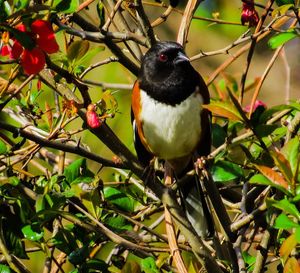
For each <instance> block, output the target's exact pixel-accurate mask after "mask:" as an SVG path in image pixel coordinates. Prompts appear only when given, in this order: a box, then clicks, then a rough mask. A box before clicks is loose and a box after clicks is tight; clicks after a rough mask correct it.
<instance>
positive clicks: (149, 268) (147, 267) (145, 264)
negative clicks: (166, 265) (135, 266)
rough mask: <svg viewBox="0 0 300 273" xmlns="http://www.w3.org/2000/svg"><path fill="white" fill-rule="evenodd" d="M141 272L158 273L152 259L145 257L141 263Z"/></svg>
mask: <svg viewBox="0 0 300 273" xmlns="http://www.w3.org/2000/svg"><path fill="white" fill-rule="evenodd" d="M141 268H142V271H143V272H145V273H160V271H159V269H158V268H157V266H156V263H155V259H154V258H153V257H147V258H145V259H143V260H142V261H141Z"/></svg>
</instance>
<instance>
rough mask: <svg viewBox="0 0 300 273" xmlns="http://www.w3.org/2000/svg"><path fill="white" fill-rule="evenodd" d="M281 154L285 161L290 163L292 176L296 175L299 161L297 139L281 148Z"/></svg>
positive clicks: (299, 144) (298, 143)
mask: <svg viewBox="0 0 300 273" xmlns="http://www.w3.org/2000/svg"><path fill="white" fill-rule="evenodd" d="M281 153H282V154H283V155H284V156H285V157H286V159H287V161H288V162H289V163H290V166H291V169H292V173H293V175H295V174H296V171H297V168H298V165H299V160H300V156H299V154H300V141H299V137H298V136H296V137H294V138H292V139H291V140H289V142H287V143H286V144H285V145H284V146H283V148H282V149H281Z"/></svg>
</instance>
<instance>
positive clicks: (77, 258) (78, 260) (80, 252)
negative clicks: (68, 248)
mask: <svg viewBox="0 0 300 273" xmlns="http://www.w3.org/2000/svg"><path fill="white" fill-rule="evenodd" d="M89 255H90V250H89V247H88V246H86V245H85V246H83V247H81V248H78V249H76V250H74V251H72V252H71V253H70V254H69V256H68V259H69V262H70V263H72V264H74V265H80V264H82V263H84V262H85V260H86V259H87V258H88V257H89Z"/></svg>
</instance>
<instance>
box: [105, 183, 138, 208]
mask: <svg viewBox="0 0 300 273" xmlns="http://www.w3.org/2000/svg"><path fill="white" fill-rule="evenodd" d="M103 192H104V196H105V199H106V200H107V201H109V202H110V203H112V204H114V205H115V206H117V207H118V208H120V209H122V210H124V211H128V212H133V211H134V200H133V199H132V198H129V197H128V196H127V195H126V194H125V193H123V192H121V191H120V190H118V189H116V188H112V187H105V188H104V190H103Z"/></svg>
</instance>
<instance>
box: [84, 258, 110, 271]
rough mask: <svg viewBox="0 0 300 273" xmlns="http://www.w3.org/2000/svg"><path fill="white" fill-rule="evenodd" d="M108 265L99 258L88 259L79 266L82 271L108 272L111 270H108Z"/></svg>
mask: <svg viewBox="0 0 300 273" xmlns="http://www.w3.org/2000/svg"><path fill="white" fill-rule="evenodd" d="M108 267H109V265H108V264H107V263H106V262H104V261H102V260H100V259H92V260H88V261H87V262H86V263H84V264H83V265H82V266H81V268H80V269H81V270H82V272H101V273H109V272H111V271H109V270H108Z"/></svg>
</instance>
